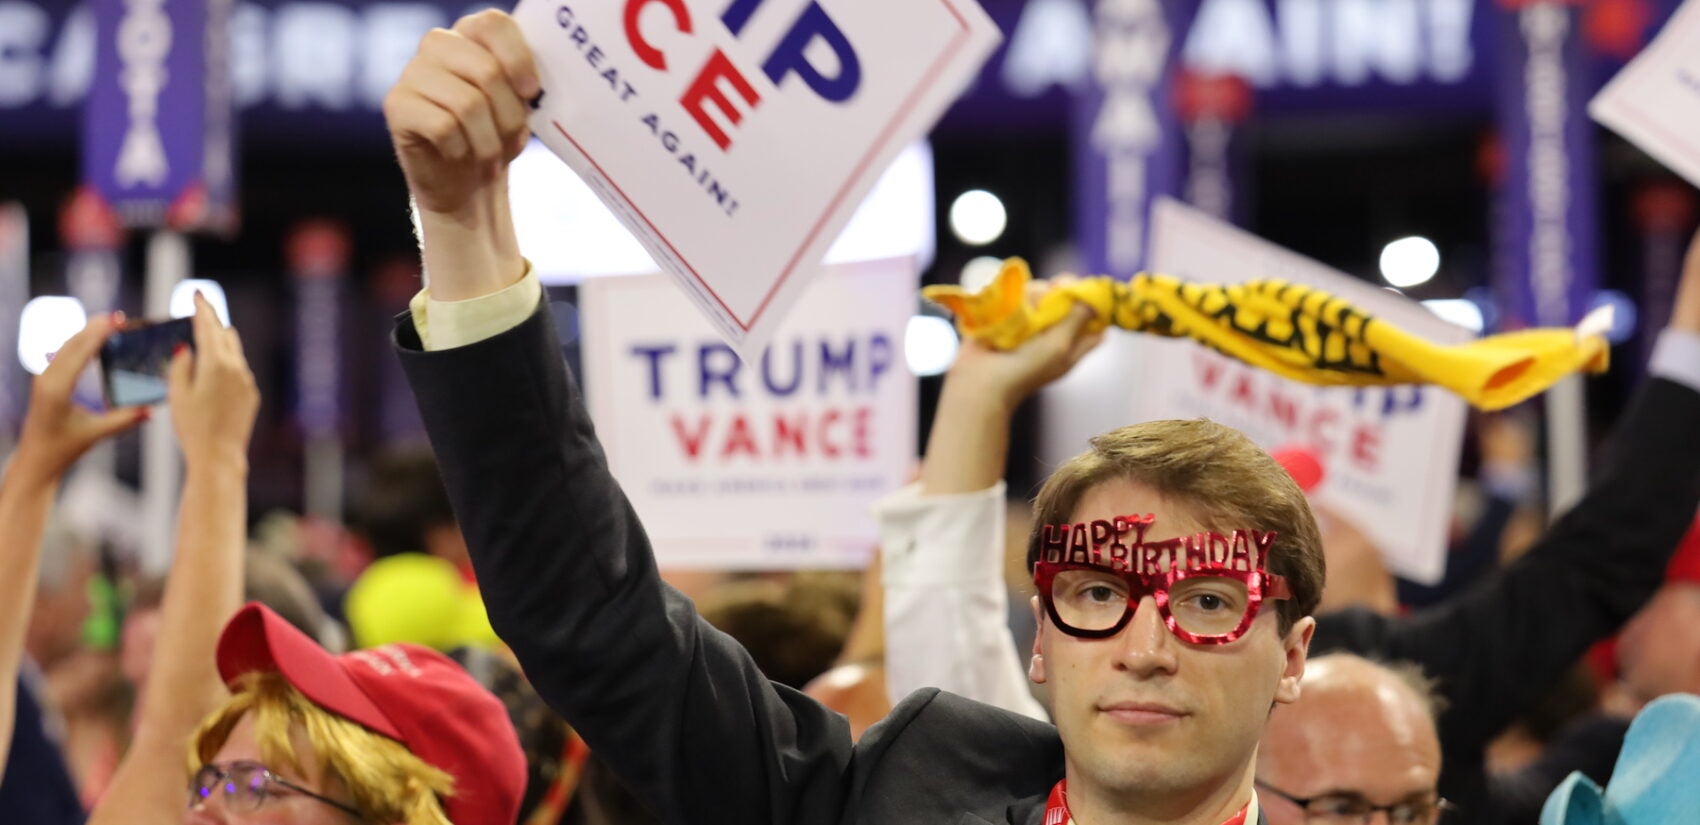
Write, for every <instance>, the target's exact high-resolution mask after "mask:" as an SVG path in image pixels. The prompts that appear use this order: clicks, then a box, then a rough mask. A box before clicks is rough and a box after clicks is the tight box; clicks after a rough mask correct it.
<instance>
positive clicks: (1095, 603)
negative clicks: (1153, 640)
mask: <svg viewBox="0 0 1700 825" xmlns="http://www.w3.org/2000/svg"><path fill="white" fill-rule="evenodd" d="M1153 521H1154V517H1152V516H1139V517H1124V518H1116V519H1114V520H1111V521H1093V522H1081V523H1079V524H1075V525H1046V526H1045V527H1044V528H1043V530H1042V532H1041V545H1040V554H1039V561H1038V563H1037V565H1036V566H1035V567H1034V572H1033V581H1034V584H1035V585H1037V587H1038V591H1039V598H1040V600H1041V601H1042V602H1043V603H1044V605H1045V611H1046V612H1047V613H1049V614H1050V617H1051V621H1052V622H1054V623H1055V624H1056V625H1057V627H1058V629H1060V630H1062V631H1063V632H1064V633H1067V634H1069V635H1070V636H1076V637H1080V638H1086V639H1102V638H1107V637H1110V636H1114V635H1116V634H1117V633H1120V632H1121V630H1122V628H1124V627H1127V624H1128V622H1129V621H1131V620H1132V619H1133V615H1134V612H1135V610H1136V609H1137V608H1138V607H1139V603H1140V602H1141V601H1143V600H1144V599H1145V597H1146V596H1150V597H1151V598H1152V599H1153V601H1154V602H1155V603H1156V606H1157V610H1158V613H1159V614H1160V615H1161V616H1162V618H1163V624H1164V625H1165V626H1167V627H1168V628H1169V632H1171V633H1173V634H1175V636H1176V637H1177V638H1179V639H1181V640H1182V641H1185V642H1190V643H1192V644H1227V643H1229V642H1232V641H1234V640H1236V639H1238V638H1240V637H1241V636H1244V635H1245V633H1246V631H1247V630H1249V629H1250V628H1251V624H1252V622H1253V621H1255V620H1256V619H1257V616H1258V613H1259V611H1260V610H1261V609H1262V606H1263V603H1264V602H1265V601H1269V600H1280V599H1287V598H1291V593H1290V591H1289V590H1288V588H1287V583H1286V580H1285V579H1283V578H1282V577H1280V576H1278V575H1275V574H1272V573H1268V572H1266V571H1265V570H1264V563H1265V561H1266V560H1267V556H1268V550H1269V547H1270V546H1271V545H1272V544H1274V541H1275V534H1274V533H1272V532H1263V531H1235V532H1234V533H1233V534H1231V535H1228V536H1223V535H1221V534H1218V533H1199V534H1196V535H1193V536H1182V537H1178V538H1173V539H1165V540H1163V541H1155V542H1147V541H1146V540H1145V532H1146V530H1147V529H1148V528H1149V527H1150V526H1151V524H1152V523H1153Z"/></svg>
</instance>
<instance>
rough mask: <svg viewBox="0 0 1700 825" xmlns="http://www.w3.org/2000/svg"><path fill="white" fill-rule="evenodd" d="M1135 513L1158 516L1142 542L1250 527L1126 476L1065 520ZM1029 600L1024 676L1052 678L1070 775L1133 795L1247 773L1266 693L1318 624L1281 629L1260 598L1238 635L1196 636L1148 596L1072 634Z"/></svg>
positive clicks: (1285, 683) (1281, 689) (1170, 792)
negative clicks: (1212, 639) (1201, 640)
mask: <svg viewBox="0 0 1700 825" xmlns="http://www.w3.org/2000/svg"><path fill="white" fill-rule="evenodd" d="M1144 513H1151V514H1155V516H1156V523H1155V524H1154V525H1153V526H1152V528H1151V530H1150V532H1148V533H1147V534H1146V539H1147V540H1148V541H1160V540H1163V539H1167V538H1172V537H1175V536H1182V535H1189V534H1193V533H1198V532H1201V531H1206V530H1214V531H1216V532H1231V531H1232V530H1235V529H1259V525H1255V524H1246V525H1226V524H1213V525H1206V524H1202V523H1200V522H1199V521H1197V520H1196V519H1195V518H1194V517H1193V515H1192V513H1191V512H1190V511H1189V510H1188V509H1187V508H1185V507H1182V506H1180V505H1178V504H1176V503H1174V502H1172V501H1169V500H1167V499H1165V498H1164V497H1163V496H1161V495H1159V494H1158V493H1157V491H1156V490H1155V489H1153V488H1151V487H1149V486H1146V485H1142V484H1137V483H1134V482H1131V481H1126V480H1116V481H1110V482H1105V483H1103V484H1100V485H1098V486H1097V487H1094V488H1092V489H1091V490H1089V491H1088V492H1087V493H1086V495H1085V496H1083V497H1082V498H1081V501H1080V504H1079V506H1078V507H1077V508H1076V510H1075V512H1074V513H1073V514H1072V515H1071V516H1070V521H1073V522H1081V521H1091V520H1094V519H1106V520H1108V519H1113V518H1114V517H1116V516H1127V515H1132V514H1144ZM1033 609H1034V611H1035V613H1036V614H1037V620H1038V624H1039V632H1038V636H1037V637H1036V638H1035V640H1034V645H1033V648H1034V649H1033V652H1034V654H1035V656H1034V661H1033V668H1032V673H1031V675H1032V678H1033V680H1034V681H1036V682H1040V683H1043V684H1046V685H1047V686H1048V687H1049V689H1050V692H1051V700H1052V714H1053V716H1054V718H1055V720H1056V725H1057V731H1058V733H1059V734H1060V735H1061V736H1062V741H1063V747H1064V750H1065V752H1066V754H1067V761H1068V776H1069V781H1070V784H1071V786H1075V785H1078V784H1080V783H1083V782H1085V783H1091V784H1092V785H1094V786H1095V787H1096V788H1098V789H1099V790H1100V792H1102V793H1110V794H1116V795H1120V796H1123V797H1131V798H1137V797H1141V796H1181V797H1184V796H1185V795H1186V794H1187V793H1188V792H1189V791H1196V790H1199V789H1201V788H1206V787H1211V786H1215V785H1221V784H1225V783H1230V782H1234V781H1238V780H1239V779H1240V778H1241V777H1242V776H1244V775H1245V774H1246V772H1247V771H1249V769H1250V766H1251V758H1252V755H1253V753H1254V752H1255V750H1256V747H1257V740H1258V737H1259V736H1260V735H1261V734H1262V732H1263V725H1264V722H1265V720H1267V719H1268V717H1269V708H1270V706H1271V704H1272V703H1275V702H1291V701H1293V700H1294V699H1296V698H1297V697H1298V681H1299V677H1300V676H1301V675H1302V674H1303V673H1304V661H1305V648H1306V646H1307V645H1308V644H1309V641H1310V632H1311V629H1312V628H1313V627H1314V626H1315V622H1314V621H1313V620H1312V619H1310V618H1308V617H1307V618H1305V619H1302V620H1301V621H1300V622H1299V623H1297V624H1296V625H1295V626H1294V627H1293V628H1292V631H1291V632H1289V633H1288V634H1287V636H1286V638H1282V637H1281V635H1280V633H1279V631H1278V628H1277V619H1276V615H1275V614H1276V609H1275V606H1274V603H1269V604H1268V605H1267V606H1266V608H1265V609H1264V610H1263V612H1262V613H1261V614H1260V615H1259V616H1258V618H1257V621H1256V622H1255V623H1254V624H1253V625H1252V627H1251V629H1250V630H1249V631H1248V632H1247V633H1246V634H1245V635H1244V636H1242V637H1240V638H1239V639H1237V640H1235V641H1233V642H1229V643H1227V644H1219V645H1193V644H1188V643H1186V642H1182V641H1181V640H1180V639H1178V638H1176V637H1175V636H1173V635H1172V634H1171V633H1170V632H1169V630H1168V628H1167V627H1165V626H1164V624H1163V620H1162V617H1161V615H1160V614H1159V613H1158V610H1157V606H1156V603H1155V601H1154V600H1153V599H1152V598H1151V597H1149V596H1148V597H1146V598H1145V599H1144V600H1143V601H1141V602H1140V604H1139V606H1138V608H1137V610H1136V611H1135V613H1134V616H1133V618H1132V619H1131V620H1130V621H1129V622H1128V625H1127V627H1125V628H1123V629H1122V631H1121V632H1120V633H1118V634H1116V635H1115V636H1112V637H1110V638H1107V639H1080V638H1075V637H1072V636H1069V635H1067V634H1065V633H1063V632H1062V631H1061V630H1059V629H1058V628H1057V627H1056V625H1054V624H1053V623H1052V622H1051V620H1050V617H1049V616H1048V615H1046V614H1045V612H1044V609H1043V608H1042V607H1041V606H1040V604H1039V600H1038V599H1037V598H1035V599H1034V600H1033Z"/></svg>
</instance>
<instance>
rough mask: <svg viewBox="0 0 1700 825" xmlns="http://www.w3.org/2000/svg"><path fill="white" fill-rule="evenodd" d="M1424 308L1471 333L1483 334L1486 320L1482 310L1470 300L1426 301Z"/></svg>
mask: <svg viewBox="0 0 1700 825" xmlns="http://www.w3.org/2000/svg"><path fill="white" fill-rule="evenodd" d="M1423 306H1424V307H1426V308H1427V309H1428V311H1429V312H1432V313H1434V314H1436V315H1439V316H1440V317H1441V318H1443V319H1445V320H1447V321H1450V322H1452V323H1454V324H1457V325H1458V326H1461V327H1463V328H1465V329H1467V330H1469V331H1471V332H1481V331H1482V327H1483V322H1484V321H1485V320H1486V319H1485V318H1483V317H1482V308H1481V307H1480V306H1478V305H1477V304H1476V302H1475V301H1472V300H1470V299H1468V298H1435V299H1433V300H1429V301H1424V302H1423Z"/></svg>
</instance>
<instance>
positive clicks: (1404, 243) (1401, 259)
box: [1381, 235, 1440, 287]
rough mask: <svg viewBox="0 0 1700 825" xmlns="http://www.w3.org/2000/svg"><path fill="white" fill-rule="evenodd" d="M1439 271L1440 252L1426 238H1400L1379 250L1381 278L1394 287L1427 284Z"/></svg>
mask: <svg viewBox="0 0 1700 825" xmlns="http://www.w3.org/2000/svg"><path fill="white" fill-rule="evenodd" d="M1439 271H1440V250H1439V249H1436V248H1435V245H1434V242H1433V241H1431V240H1429V239H1428V238H1423V237H1419V236H1415V235H1413V236H1411V237H1409V238H1400V239H1399V240H1396V241H1394V242H1392V243H1390V244H1388V245H1387V246H1386V247H1385V248H1383V249H1382V250H1381V277H1382V278H1384V279H1386V280H1387V282H1388V283H1389V284H1392V285H1393V286H1396V287H1413V286H1417V285H1419V284H1426V283H1428V281H1429V279H1430V278H1433V277H1434V274H1435V273H1436V272H1439Z"/></svg>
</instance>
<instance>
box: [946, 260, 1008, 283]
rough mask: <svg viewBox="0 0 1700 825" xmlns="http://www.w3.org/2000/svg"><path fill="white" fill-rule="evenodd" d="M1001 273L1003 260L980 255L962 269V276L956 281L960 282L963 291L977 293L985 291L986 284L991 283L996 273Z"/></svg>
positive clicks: (996, 275)
mask: <svg viewBox="0 0 1700 825" xmlns="http://www.w3.org/2000/svg"><path fill="white" fill-rule="evenodd" d="M1001 271H1003V259H1001V258H994V257H992V256H990V255H981V256H980V257H978V258H975V259H974V260H972V261H969V262H968V263H967V265H965V266H963V267H962V275H961V276H960V277H959V278H958V279H957V280H958V281H960V282H961V284H962V288H963V289H966V290H968V291H969V292H979V291H980V290H982V289H985V288H986V284H989V283H991V282H992V279H994V278H996V277H998V273H999V272H1001Z"/></svg>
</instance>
